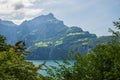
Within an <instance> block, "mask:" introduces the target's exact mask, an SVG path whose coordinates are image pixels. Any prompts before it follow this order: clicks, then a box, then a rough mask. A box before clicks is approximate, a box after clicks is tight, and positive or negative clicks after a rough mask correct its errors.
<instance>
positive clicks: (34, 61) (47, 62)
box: [29, 60, 75, 76]
mask: <svg viewBox="0 0 120 80" xmlns="http://www.w3.org/2000/svg"><path fill="white" fill-rule="evenodd" d="M29 61H30V62H33V63H34V64H35V65H36V66H38V65H40V64H42V63H43V62H46V63H45V65H46V66H48V67H50V66H56V67H58V64H57V63H55V62H54V60H29ZM56 61H57V62H58V63H59V64H63V61H62V60H56ZM69 62H70V64H71V65H70V66H72V65H73V64H74V62H75V61H74V60H69ZM42 69H45V67H44V66H43V67H42ZM38 73H40V74H42V75H44V76H46V75H47V73H46V71H45V70H39V71H38Z"/></svg>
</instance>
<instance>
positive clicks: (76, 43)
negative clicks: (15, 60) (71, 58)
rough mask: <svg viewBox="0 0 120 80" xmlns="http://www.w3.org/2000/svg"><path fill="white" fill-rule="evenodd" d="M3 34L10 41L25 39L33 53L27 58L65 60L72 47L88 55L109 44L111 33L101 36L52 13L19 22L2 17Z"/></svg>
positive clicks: (0, 26) (0, 27)
mask: <svg viewBox="0 0 120 80" xmlns="http://www.w3.org/2000/svg"><path fill="white" fill-rule="evenodd" d="M0 34H2V35H4V36H5V37H6V38H7V42H8V43H9V44H14V43H16V42H17V41H20V40H23V41H25V42H26V44H27V45H26V46H27V48H28V49H27V50H28V51H30V52H31V53H30V54H29V55H28V56H27V57H26V59H61V57H66V56H67V55H68V52H69V51H70V50H72V51H74V52H80V53H81V54H85V53H86V52H88V51H90V50H91V49H92V48H93V47H94V46H95V45H97V44H99V43H107V42H108V41H109V40H111V39H112V37H110V36H105V37H99V38H98V37H97V36H96V35H95V34H91V33H89V32H88V31H83V30H82V29H81V28H80V27H77V26H72V27H68V26H67V25H64V22H63V21H61V20H58V19H56V18H55V17H54V15H53V14H52V13H49V14H48V15H41V16H38V17H36V18H34V19H32V20H28V21H24V22H23V23H21V24H20V25H15V24H14V23H13V22H11V21H3V20H0Z"/></svg>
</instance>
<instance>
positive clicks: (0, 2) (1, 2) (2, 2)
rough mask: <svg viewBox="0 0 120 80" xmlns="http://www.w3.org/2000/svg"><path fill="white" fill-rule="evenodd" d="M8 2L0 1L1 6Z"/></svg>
mask: <svg viewBox="0 0 120 80" xmlns="http://www.w3.org/2000/svg"><path fill="white" fill-rule="evenodd" d="M7 2H8V0H0V4H5V3H7Z"/></svg>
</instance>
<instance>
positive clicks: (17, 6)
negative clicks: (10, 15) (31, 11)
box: [13, 3, 24, 10]
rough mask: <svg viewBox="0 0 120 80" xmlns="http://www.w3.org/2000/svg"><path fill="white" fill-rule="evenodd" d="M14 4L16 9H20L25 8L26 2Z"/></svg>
mask: <svg viewBox="0 0 120 80" xmlns="http://www.w3.org/2000/svg"><path fill="white" fill-rule="evenodd" d="M13 6H14V9H15V10H19V9H22V8H24V4H22V3H16V4H14V5H13Z"/></svg>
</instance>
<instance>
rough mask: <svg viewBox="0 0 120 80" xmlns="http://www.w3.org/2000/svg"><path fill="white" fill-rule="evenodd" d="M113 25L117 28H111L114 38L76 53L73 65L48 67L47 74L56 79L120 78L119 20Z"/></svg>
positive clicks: (105, 79)
mask: <svg viewBox="0 0 120 80" xmlns="http://www.w3.org/2000/svg"><path fill="white" fill-rule="evenodd" d="M114 25H115V26H116V28H117V29H118V30H117V31H113V30H111V31H112V32H113V34H114V35H115V36H116V38H115V39H114V40H112V41H110V42H109V43H106V44H100V45H97V46H96V47H95V48H94V49H93V50H92V51H91V52H89V53H87V54H85V55H83V56H81V55H80V53H78V54H77V55H76V57H75V63H74V66H73V67H70V68H69V67H66V64H63V65H59V68H57V67H54V66H52V69H49V68H48V69H49V72H50V73H49V74H51V75H52V77H53V76H54V78H55V79H56V80H120V42H119V38H120V36H119V35H120V33H119V29H120V21H117V22H114ZM52 70H54V71H52Z"/></svg>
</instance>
